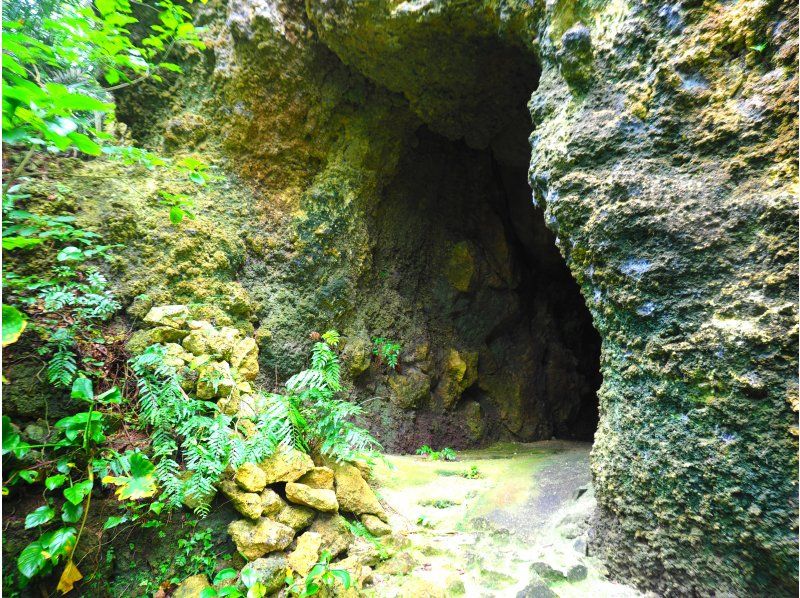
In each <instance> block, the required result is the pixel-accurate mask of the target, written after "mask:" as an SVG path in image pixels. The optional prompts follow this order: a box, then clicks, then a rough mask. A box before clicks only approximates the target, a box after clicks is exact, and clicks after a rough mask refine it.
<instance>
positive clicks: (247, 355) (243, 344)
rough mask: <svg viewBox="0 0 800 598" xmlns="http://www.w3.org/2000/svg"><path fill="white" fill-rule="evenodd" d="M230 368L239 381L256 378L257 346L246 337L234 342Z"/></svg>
mask: <svg viewBox="0 0 800 598" xmlns="http://www.w3.org/2000/svg"><path fill="white" fill-rule="evenodd" d="M231 367H232V368H233V369H234V370H235V371H236V372H237V374H238V377H239V378H240V379H241V380H255V378H256V376H258V346H257V345H256V341H255V339H254V338H252V337H250V336H248V337H245V338H243V339H242V340H240V341H238V342H236V344H235V345H234V346H233V349H232V350H231Z"/></svg>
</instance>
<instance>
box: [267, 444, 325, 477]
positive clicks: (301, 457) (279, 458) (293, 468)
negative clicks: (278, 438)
mask: <svg viewBox="0 0 800 598" xmlns="http://www.w3.org/2000/svg"><path fill="white" fill-rule="evenodd" d="M258 466H259V467H260V468H261V469H262V470H263V471H264V474H265V476H266V484H267V485H270V484H275V483H276V482H294V481H295V480H297V479H298V478H300V477H301V476H302V475H303V474H305V473H307V472H308V471H310V470H312V469H313V468H314V462H313V461H312V460H311V457H309V456H308V455H307V454H306V453H304V452H302V451H298V450H297V449H294V448H285V447H281V448H279V449H278V450H276V451H275V453H274V454H273V455H272V456H271V457H269V458H268V459H265V460H264V461H262V462H261V463H259V464H258Z"/></svg>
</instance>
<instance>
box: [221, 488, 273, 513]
mask: <svg viewBox="0 0 800 598" xmlns="http://www.w3.org/2000/svg"><path fill="white" fill-rule="evenodd" d="M219 487H220V490H221V491H222V493H223V494H224V495H225V496H227V497H228V498H229V499H230V501H231V504H232V505H233V508H234V509H236V510H237V511H239V512H240V513H241V514H242V515H244V516H245V517H247V518H248V519H258V518H259V517H261V515H262V514H263V513H264V504H263V502H262V499H261V496H260V495H258V494H256V493H254V492H243V491H242V490H241V489H240V488H239V486H237V485H236V483H235V482H232V481H231V480H225V481H223V482H222V483H220V486H219Z"/></svg>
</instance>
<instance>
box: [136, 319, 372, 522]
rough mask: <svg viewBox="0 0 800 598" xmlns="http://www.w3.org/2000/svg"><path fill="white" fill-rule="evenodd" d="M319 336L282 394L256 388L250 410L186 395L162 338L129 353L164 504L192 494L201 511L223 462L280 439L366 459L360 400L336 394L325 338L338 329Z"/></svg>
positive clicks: (334, 364) (266, 452)
mask: <svg viewBox="0 0 800 598" xmlns="http://www.w3.org/2000/svg"><path fill="white" fill-rule="evenodd" d="M321 338H322V340H321V341H319V342H317V343H316V344H315V345H314V348H313V351H312V354H311V367H310V368H309V369H307V370H303V371H302V372H299V373H298V374H295V375H294V376H292V377H291V378H290V379H289V380H288V381H287V383H286V390H287V392H286V393H285V394H277V393H275V394H261V395H259V397H258V400H257V402H258V404H259V406H260V408H259V409H258V414H257V415H255V416H253V417H240V416H231V415H226V414H225V413H222V412H221V411H220V410H219V409H218V407H217V405H216V404H214V403H212V402H209V401H201V400H198V399H195V398H192V397H190V396H188V395H187V394H186V393H185V392H184V390H183V389H182V388H181V377H180V375H179V374H178V372H177V370H176V369H175V368H173V367H171V366H169V365H167V364H166V363H164V358H165V356H166V348H165V347H163V346H162V345H152V346H150V347H148V348H147V349H146V350H145V351H144V352H143V353H142V354H141V355H139V356H138V357H135V358H134V359H132V360H131V362H130V363H131V367H132V369H133V371H134V372H135V373H136V376H137V378H138V381H137V385H138V388H139V409H140V415H141V420H142V422H143V423H144V424H146V425H148V426H151V427H152V435H151V438H152V444H153V457H154V460H155V462H156V469H155V472H156V478H157V479H158V481H159V483H160V485H161V488H162V490H163V495H164V499H165V501H166V502H167V503H168V504H169V505H170V506H173V507H175V506H178V505H180V504H181V503H183V502H184V501H186V499H191V500H192V501H193V502H194V503H195V504H196V505H197V506H196V508H195V512H196V513H197V514H198V515H200V516H205V515H206V514H207V513H208V510H209V508H210V500H211V498H212V497H213V495H214V493H215V485H216V484H217V483H218V482H219V481H220V479H221V478H222V475H223V472H224V471H225V470H226V469H227V468H228V467H231V468H234V469H236V468H238V467H239V466H240V465H241V464H242V463H245V462H255V463H258V462H259V461H263V460H264V459H266V458H267V457H269V456H270V455H271V454H272V453H273V452H274V451H275V450H276V449H277V448H278V447H279V446H281V445H283V446H288V447H294V448H296V449H298V450H302V451H306V452H310V451H311V450H313V449H317V450H319V451H320V452H322V453H323V454H325V455H327V456H329V457H331V458H333V459H335V460H337V461H353V460H356V459H364V458H366V459H367V460H368V461H369V460H371V459H372V457H373V456H374V454H375V451H376V449H378V448H379V445H378V443H377V441H376V440H375V439H374V438H373V437H372V435H371V434H370V433H369V432H367V431H366V430H364V429H363V428H360V427H359V426H357V425H356V424H355V423H354V422H353V419H354V418H356V417H358V416H360V415H361V414H362V410H361V407H359V406H358V405H355V404H353V403H350V402H348V401H344V400H341V399H338V398H337V394H338V393H339V392H340V391H341V390H342V384H341V378H340V376H341V368H340V364H339V357H338V355H337V354H336V352H335V351H334V350H333V349H332V348H331V344H338V334H337V333H335V332H329V333H326V334H325V335H323V336H322V337H321ZM329 343H330V344H329ZM241 419H249V420H251V421H252V423H253V424H254V425H253V426H249V428H251V429H253V430H254V432H252V433H251V434H250V435H248V436H245V435H243V434H241V433H240V432H238V427H239V423H240V422H239V420H241ZM186 472H191V473H186Z"/></svg>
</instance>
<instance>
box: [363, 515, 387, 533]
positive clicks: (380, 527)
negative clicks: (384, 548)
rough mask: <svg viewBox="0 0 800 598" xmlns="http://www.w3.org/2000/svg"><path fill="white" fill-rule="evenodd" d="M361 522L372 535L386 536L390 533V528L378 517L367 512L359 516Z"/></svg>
mask: <svg viewBox="0 0 800 598" xmlns="http://www.w3.org/2000/svg"><path fill="white" fill-rule="evenodd" d="M361 523H363V524H364V527H366V528H367V530H368V531H369V533H371V534H372V535H373V536H388V535H389V534H391V533H392V528H391V527H389V525H388V524H386V523H384V522H383V521H382V520H381V519H380V518H378V517H376V516H375V515H370V514H369V513H367V514H365V515H362V516H361Z"/></svg>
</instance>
